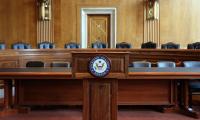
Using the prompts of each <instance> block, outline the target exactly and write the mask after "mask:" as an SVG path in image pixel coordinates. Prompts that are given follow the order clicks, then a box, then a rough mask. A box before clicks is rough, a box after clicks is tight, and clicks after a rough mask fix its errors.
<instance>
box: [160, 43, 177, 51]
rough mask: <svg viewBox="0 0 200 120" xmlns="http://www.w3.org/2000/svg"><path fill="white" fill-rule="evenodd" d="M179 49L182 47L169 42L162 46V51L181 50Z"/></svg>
mask: <svg viewBox="0 0 200 120" xmlns="http://www.w3.org/2000/svg"><path fill="white" fill-rule="evenodd" d="M179 48H180V45H179V44H175V43H173V42H168V43H166V44H162V45H161V49H179Z"/></svg>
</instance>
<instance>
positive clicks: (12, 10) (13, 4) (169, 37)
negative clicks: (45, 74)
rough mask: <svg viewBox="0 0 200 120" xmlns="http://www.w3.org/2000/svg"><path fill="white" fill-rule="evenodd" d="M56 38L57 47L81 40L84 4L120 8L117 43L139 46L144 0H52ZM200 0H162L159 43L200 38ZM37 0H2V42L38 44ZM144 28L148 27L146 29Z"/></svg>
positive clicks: (0, 18)
mask: <svg viewBox="0 0 200 120" xmlns="http://www.w3.org/2000/svg"><path fill="white" fill-rule="evenodd" d="M52 1H53V13H54V14H53V15H54V16H53V23H54V30H53V32H54V36H53V40H52V41H54V42H55V44H56V46H57V48H63V46H64V44H65V43H67V42H70V41H73V42H78V43H80V19H81V17H80V9H81V8H82V7H116V8H117V42H122V41H126V42H129V43H131V44H133V46H134V48H140V44H141V43H142V42H143V41H146V40H145V37H144V36H145V35H144V31H145V30H146V27H145V26H144V23H145V22H144V7H143V4H144V3H143V1H144V0H52ZM199 4H200V0H160V23H159V24H160V32H159V33H160V40H159V41H160V43H161V44H162V43H166V42H171V41H172V42H175V43H181V47H182V48H186V46H187V44H188V43H192V42H196V41H200V27H199V26H200V22H199V21H200V16H199V13H200V12H199V11H200V7H198V5H199ZM37 20H38V19H37V4H36V0H1V4H0V42H5V43H6V45H7V47H10V45H11V44H12V43H14V42H18V41H22V42H27V43H30V44H31V45H32V46H33V48H35V47H36V44H37V37H38V34H37ZM144 28H145V29H144Z"/></svg>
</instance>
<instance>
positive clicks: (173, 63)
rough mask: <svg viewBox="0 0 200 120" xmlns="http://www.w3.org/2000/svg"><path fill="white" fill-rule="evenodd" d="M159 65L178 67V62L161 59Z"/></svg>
mask: <svg viewBox="0 0 200 120" xmlns="http://www.w3.org/2000/svg"><path fill="white" fill-rule="evenodd" d="M157 67H159V68H166V67H171V68H174V67H176V63H175V62H171V61H159V62H157Z"/></svg>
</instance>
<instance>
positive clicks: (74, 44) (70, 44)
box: [65, 42, 80, 48]
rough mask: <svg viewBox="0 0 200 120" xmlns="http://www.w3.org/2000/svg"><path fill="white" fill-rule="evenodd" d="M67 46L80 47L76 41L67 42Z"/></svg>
mask: <svg viewBox="0 0 200 120" xmlns="http://www.w3.org/2000/svg"><path fill="white" fill-rule="evenodd" d="M65 48H80V45H79V44H77V43H74V42H70V43H67V44H65Z"/></svg>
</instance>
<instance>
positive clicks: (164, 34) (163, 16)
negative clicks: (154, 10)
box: [160, 0, 200, 48]
mask: <svg viewBox="0 0 200 120" xmlns="http://www.w3.org/2000/svg"><path fill="white" fill-rule="evenodd" d="M199 5H200V0H161V1H160V40H161V43H166V42H170V41H172V42H175V43H180V44H181V48H186V47H187V44H188V43H192V42H197V41H200V22H199V21H200V7H199Z"/></svg>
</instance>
